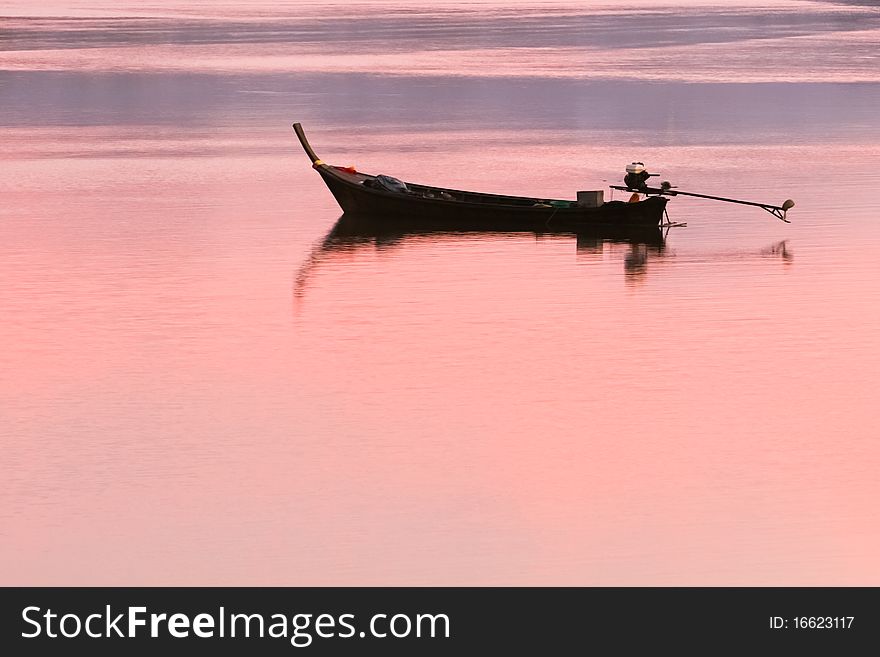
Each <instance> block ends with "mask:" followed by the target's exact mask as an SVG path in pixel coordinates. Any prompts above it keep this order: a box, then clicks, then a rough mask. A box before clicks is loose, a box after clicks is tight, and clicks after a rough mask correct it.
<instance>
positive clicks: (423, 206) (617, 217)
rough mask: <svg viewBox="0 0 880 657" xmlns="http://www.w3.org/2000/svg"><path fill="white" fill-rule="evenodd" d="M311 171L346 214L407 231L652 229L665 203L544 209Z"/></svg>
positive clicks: (519, 201) (325, 168)
mask: <svg viewBox="0 0 880 657" xmlns="http://www.w3.org/2000/svg"><path fill="white" fill-rule="evenodd" d="M315 169H316V170H317V171H318V173H320V174H321V177H322V178H323V180H324V183H325V184H326V185H327V187H328V188H329V189H330V192H331V193H332V194H333V196H334V198H335V199H336V201H337V203H339V206H340V207H341V208H342V210H343V211H344V212H345V213H347V214H353V215H371V216H376V217H381V218H382V219H383V220H384V221H385V222H394V221H400V222H401V223H404V224H406V225H408V226H412V225H420V224H423V225H428V226H431V227H433V228H435V229H444V228H445V229H448V230H457V229H463V230H493V229H501V230H510V229H535V228H539V229H540V228H544V229H547V228H550V229H557V230H562V229H565V230H577V229H578V228H580V227H589V226H597V225H602V226H657V225H659V224H660V223H661V221H662V219H663V212H664V209H665V208H666V201H667V199H666V198H663V197H659V196H652V197H649V198H647V199H645V200H643V201H639V202H635V203H624V202H622V201H609V202H607V203H605V204H603V205H601V206H599V207H597V208H584V207H576V206H575V207H547V206H546V205H543V204H540V203H538V204H537V205H536V204H535V203H531V202H532V201H538V199H524V198H519V197H502V196H494V195H489V194H474V193H470V192H461V191H458V190H446V189H441V188H433V187H432V188H425V187H421V186H414V187H415V188H416V189H418V190H419V192H418V193H417V192H413V193H400V192H390V191H385V190H383V189H376V188H372V187H368V186H366V185H364V184H363V183H364V180H367V179H370V178H373V177H372V176H367V175H365V174H358V173H350V172H346V171H345V170H342V169H339V168H337V167H332V166H329V165H326V164H323V163H319V164H316V165H315ZM425 190H428V192H429V193H431V194H432V195H435V194H445V195H447V196H449V197H451V198H450V199H444V198H427V197H426V195H425V194H424V193H423V192H424V191H425ZM457 197H458V198H457ZM468 199H473V200H468ZM527 203H528V204H527ZM542 205H543V207H542Z"/></svg>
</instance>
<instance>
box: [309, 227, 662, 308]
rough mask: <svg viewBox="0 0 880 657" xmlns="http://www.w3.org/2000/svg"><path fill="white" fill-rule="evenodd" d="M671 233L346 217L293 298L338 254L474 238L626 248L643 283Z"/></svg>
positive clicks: (631, 269)
mask: <svg viewBox="0 0 880 657" xmlns="http://www.w3.org/2000/svg"><path fill="white" fill-rule="evenodd" d="M668 232H669V228H661V227H659V226H626V225H621V226H614V225H596V226H588V227H581V228H578V230H577V231H576V232H575V231H572V230H553V229H550V228H547V229H546V230H535V229H524V228H523V227H522V224H521V222H516V223H514V222H511V225H510V226H507V225H505V224H504V223H503V222H501V223H499V222H498V221H492V222H491V224H490V225H481V224H480V223H474V222H467V223H459V224H454V225H453V227H450V223H449V221H448V219H447V220H444V222H443V224H442V227H441V226H439V225H435V224H432V223H431V222H429V221H413V222H410V223H408V224H407V227H406V229H403V228H401V222H400V220H399V219H392V220H383V219H382V218H381V217H376V216H374V215H353V214H343V215H342V216H341V217H340V218H339V220H338V221H337V222H336V224H335V225H334V226H333V228H332V229H331V230H330V232H329V233H327V235H326V236H325V237H324V239H323V240H322V241H321V242H320V243H319V244H318V245H316V246H315V248H314V249H313V250H312V253H311V254H310V255H309V257H308V259H307V260H306V262H305V263H304V264H303V265H302V267H301V268H300V270H299V272H298V274H297V276H296V282H295V291H294V294H295V295H296V296H297V297H299V296H301V295H302V294H303V293H304V291H305V289H306V287H307V286H308V280H309V278H310V276H311V275H312V274H313V273H314V271H315V269H316V268H318V267H319V266H320V264H321V263H322V262H325V261H327V260H330V259H332V258H333V255H334V254H338V253H351V252H352V251H354V250H359V249H362V248H373V249H377V250H380V251H381V250H388V249H394V248H396V247H401V246H403V245H405V244H406V243H407V241H409V240H419V241H422V240H424V239H430V240H437V241H443V240H451V239H461V238H462V237H465V238H466V237H468V236H473V237H475V238H478V237H486V236H493V235H494V236H497V237H499V238H503V237H504V236H510V237H522V236H526V235H532V236H534V238H535V239H539V240H560V239H562V240H571V241H574V242H575V244H576V247H577V253H578V255H579V256H582V255H586V256H588V257H589V256H590V255H591V254H592V255H595V254H598V255H601V254H602V253H603V251H604V250H605V249H607V248H608V245H609V244H611V245H612V247H622V248H627V249H628V251H627V255H626V256H625V257H624V259H623V261H624V272H625V274H626V275H627V276H628V277H629V276H632V277H635V278H639V277H643V276H644V275H645V273H646V271H647V264H648V261H649V260H651V259H654V258H659V257H662V256H664V255H666V234H667V233H668Z"/></svg>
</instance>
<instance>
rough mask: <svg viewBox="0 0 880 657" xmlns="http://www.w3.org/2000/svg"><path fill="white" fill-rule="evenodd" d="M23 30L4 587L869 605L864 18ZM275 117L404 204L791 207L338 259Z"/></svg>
mask: <svg viewBox="0 0 880 657" xmlns="http://www.w3.org/2000/svg"><path fill="white" fill-rule="evenodd" d="M30 4H31V3H25V2H13V3H12V5H11V7H10V9H9V10H8V11H6V10H4V13H5V14H6V17H5V18H0V33H2V35H3V36H2V41H0V48H2V50H0V101H2V102H0V106H2V109H0V125H2V131H3V132H2V134H3V148H2V150H0V160H2V171H3V175H2V176H0V198H2V199H3V202H2V204H0V281H2V284H0V317H2V322H0V445H2V454H3V458H2V460H0V477H2V480H3V482H4V485H3V486H2V487H0V535H2V540H0V583H2V584H6V585H12V584H111V585H136V584H145V585H160V584H181V585H186V584H202V585H206V584H236V585H238V584H242V585H243V584H253V585H259V584H267V585H268V584H279V585H281V584H291V585H300V584H319V585H320V584H331V585H335V584H401V585H417V584H491V585H496V584H561V585H568V584H583V585H606V584H608V585H779V584H789V585H813V584H818V585H832V584H843V585H880V561H878V559H877V554H878V553H880V511H878V505H877V500H878V499H880V483H878V477H877V472H878V471H880V441H878V438H880V432H878V429H877V407H878V401H880V399H878V392H877V391H878V384H880V355H878V345H880V310H878V307H880V305H878V301H880V264H878V259H877V257H876V251H877V247H878V246H880V222H878V218H880V202H878V200H877V194H876V189H877V186H878V183H880V174H878V171H880V120H878V118H877V111H876V109H877V107H878V101H880V74H878V71H880V65H878V64H880V54H878V53H880V11H878V10H877V9H876V8H872V7H870V6H867V5H865V6H863V5H859V4H858V3H837V4H831V3H799V2H770V1H769V0H768V2H766V3H763V2H751V3H743V4H742V5H740V6H738V7H737V8H731V6H730V5H723V6H722V5H719V6H715V7H712V6H703V5H701V4H698V3H694V4H693V6H688V7H687V8H686V9H682V8H681V5H680V3H679V5H677V6H676V7H674V8H670V7H666V6H664V4H663V3H660V2H645V3H643V4H644V5H645V7H644V9H643V10H642V11H639V12H635V13H631V12H630V10H629V7H628V6H627V7H623V8H621V7H619V6H618V7H615V6H614V5H611V4H606V5H596V6H592V7H586V8H585V7H584V4H585V3H580V2H578V3H567V4H566V3H552V4H534V3H532V4H528V3H511V4H504V3H491V4H485V5H476V6H474V5H470V4H465V3H460V4H459V3H445V4H439V5H438V4H436V3H431V4H429V5H417V4H412V5H409V6H406V5H402V4H399V3H396V4H395V3H384V4H383V5H382V7H379V6H378V5H377V3H371V4H369V5H368V4H357V3H352V2H346V3H343V4H342V5H341V7H340V10H339V11H338V12H337V13H335V14H334V15H333V17H332V18H331V17H328V14H327V13H326V12H324V11H322V10H321V9H320V7H323V6H324V5H326V3H321V5H320V7H319V6H318V5H302V4H300V3H289V4H284V3H281V4H278V3H266V4H259V5H255V4H253V3H228V4H224V5H215V4H214V3H200V2H192V3H186V4H185V5H181V4H178V3H173V2H161V3H151V4H150V6H149V8H146V9H145V8H143V7H142V6H140V5H135V4H134V3H132V4H131V5H130V6H125V5H123V6H122V8H119V5H118V3H114V4H109V3H108V4H106V5H104V6H102V5H100V3H92V2H88V3H85V2H84V3H73V2H71V3H65V4H60V3H58V4H56V5H49V6H47V7H44V8H42V9H40V10H39V17H35V14H36V10H33V9H32V8H30V7H29V6H28V5H30ZM218 7H219V8H218ZM771 53H775V55H774V56H770V55H771ZM295 120H300V121H302V122H303V124H304V125H305V127H306V129H307V130H308V131H309V135H310V137H311V141H312V144H313V145H314V147H315V149H316V150H317V151H318V153H319V154H320V155H321V157H322V158H323V159H324V160H326V161H328V162H333V163H337V164H344V165H347V164H355V165H356V166H357V167H358V168H361V169H363V170H365V171H370V172H374V173H387V174H390V175H394V176H397V177H400V178H403V179H408V180H415V181H419V182H426V183H436V184H442V185H446V186H450V187H459V188H475V189H480V190H485V191H499V192H510V193H522V194H535V195H540V196H548V197H554V196H558V197H561V198H565V197H570V196H572V195H573V193H574V191H575V190H577V189H589V188H600V187H604V186H606V185H608V184H613V183H616V182H619V180H620V178H621V177H622V173H623V167H624V165H625V164H626V163H628V162H630V161H631V160H633V159H640V160H643V161H645V162H646V163H648V164H649V168H650V169H651V170H655V169H656V170H658V171H660V172H661V173H662V174H663V178H664V179H667V178H668V179H670V180H672V181H673V182H674V183H676V184H678V185H679V186H680V187H681V188H682V189H685V190H694V191H701V192H706V193H717V194H722V195H730V196H738V197H744V198H750V199H755V200H762V201H768V202H774V203H778V202H781V201H782V200H784V199H785V198H789V197H791V198H793V199H795V200H796V201H797V206H796V208H795V209H794V210H793V211H792V214H791V218H792V219H793V223H792V224H791V225H786V224H782V223H781V222H778V221H777V220H775V219H773V218H772V217H770V216H769V215H767V214H766V213H763V212H761V211H760V210H757V209H753V208H745V207H740V206H733V205H723V204H715V203H710V202H705V201H698V200H687V199H684V198H679V199H674V200H673V201H671V202H670V212H671V214H672V218H673V219H674V220H676V221H679V222H687V224H688V225H687V227H685V228H677V229H673V230H672V231H670V233H669V235H668V237H667V238H666V240H665V243H664V244H663V245H662V246H657V245H644V244H635V245H631V244H622V243H612V242H610V241H609V242H602V241H601V240H599V241H595V240H593V241H589V240H580V241H578V240H577V239H576V238H575V237H574V236H572V235H564V234H559V235H535V234H532V233H522V234H491V233H482V234H459V235H454V234H447V235H436V234H435V235H430V234H429V235H417V234H410V235H406V234H402V235H398V236H391V237H383V238H380V239H374V238H369V237H365V238H362V239H359V240H336V241H332V240H331V241H328V242H325V241H324V238H325V236H326V234H327V233H328V232H329V230H330V229H331V228H332V227H333V225H334V223H335V221H336V220H337V218H338V217H339V210H338V208H337V207H336V205H335V202H334V201H333V199H332V197H331V196H330V194H329V192H327V190H326V189H325V188H324V187H323V185H322V183H321V181H320V179H319V177H318V176H317V175H316V174H315V173H314V172H313V171H312V170H311V169H310V167H309V166H308V161H307V159H306V157H305V156H304V155H303V153H302V152H301V151H300V150H299V147H298V145H297V144H296V141H295V138H294V136H293V133H292V131H291V130H290V123H291V122H293V121H295Z"/></svg>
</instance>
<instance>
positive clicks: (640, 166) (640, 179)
mask: <svg viewBox="0 0 880 657" xmlns="http://www.w3.org/2000/svg"><path fill="white" fill-rule="evenodd" d="M656 175H658V174H656V173H648V171H647V170H646V169H645V163H644V162H632V163H631V164H627V165H626V176H624V178H623V184H624V185H626V186H627V187H629V188H630V189H640V190H642V189H645V188H646V187H647V185H646V184H645V183H647V182H648V178H650V177H651V176H656Z"/></svg>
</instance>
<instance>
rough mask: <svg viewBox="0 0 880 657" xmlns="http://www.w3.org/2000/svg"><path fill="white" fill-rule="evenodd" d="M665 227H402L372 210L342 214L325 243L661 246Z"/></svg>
mask: <svg viewBox="0 0 880 657" xmlns="http://www.w3.org/2000/svg"><path fill="white" fill-rule="evenodd" d="M666 231H668V229H666V230H664V229H663V228H661V227H660V226H638V225H631V224H621V225H614V224H595V225H586V226H578V227H577V228H573V227H571V226H566V227H565V228H558V227H554V226H553V225H552V224H547V225H544V226H529V227H523V225H522V222H521V221H518V220H514V219H511V220H510V222H509V223H508V222H505V221H504V220H498V219H497V218H493V219H492V220H491V221H485V222H483V221H480V220H479V219H459V220H455V219H452V220H450V219H449V218H444V219H443V221H442V222H439V221H432V220H431V219H419V218H416V217H412V218H411V219H409V220H408V221H407V222H406V228H405V229H404V228H401V222H400V220H399V219H398V218H388V219H385V218H383V217H381V216H377V215H369V214H350V213H345V214H343V215H342V216H341V217H340V218H339V220H338V221H337V222H336V224H335V225H334V226H333V228H332V229H331V230H330V232H329V233H328V234H327V236H326V237H325V238H324V242H323V246H324V247H325V248H327V249H332V248H333V246H334V245H347V244H356V243H359V242H364V241H375V242H376V243H377V244H379V243H382V242H389V243H393V242H395V241H398V240H402V239H404V238H406V237H410V236H430V235H436V236H438V237H439V236H443V235H461V234H472V233H474V234H476V233H479V234H514V233H515V234H532V235H536V236H545V235H560V236H565V235H567V236H576V238H577V243H578V247H579V248H580V247H581V245H583V246H584V247H585V248H590V247H594V246H595V245H597V244H601V243H603V242H617V243H628V244H643V245H649V246H657V247H662V246H663V245H664V243H665V237H666V234H665V233H666Z"/></svg>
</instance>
